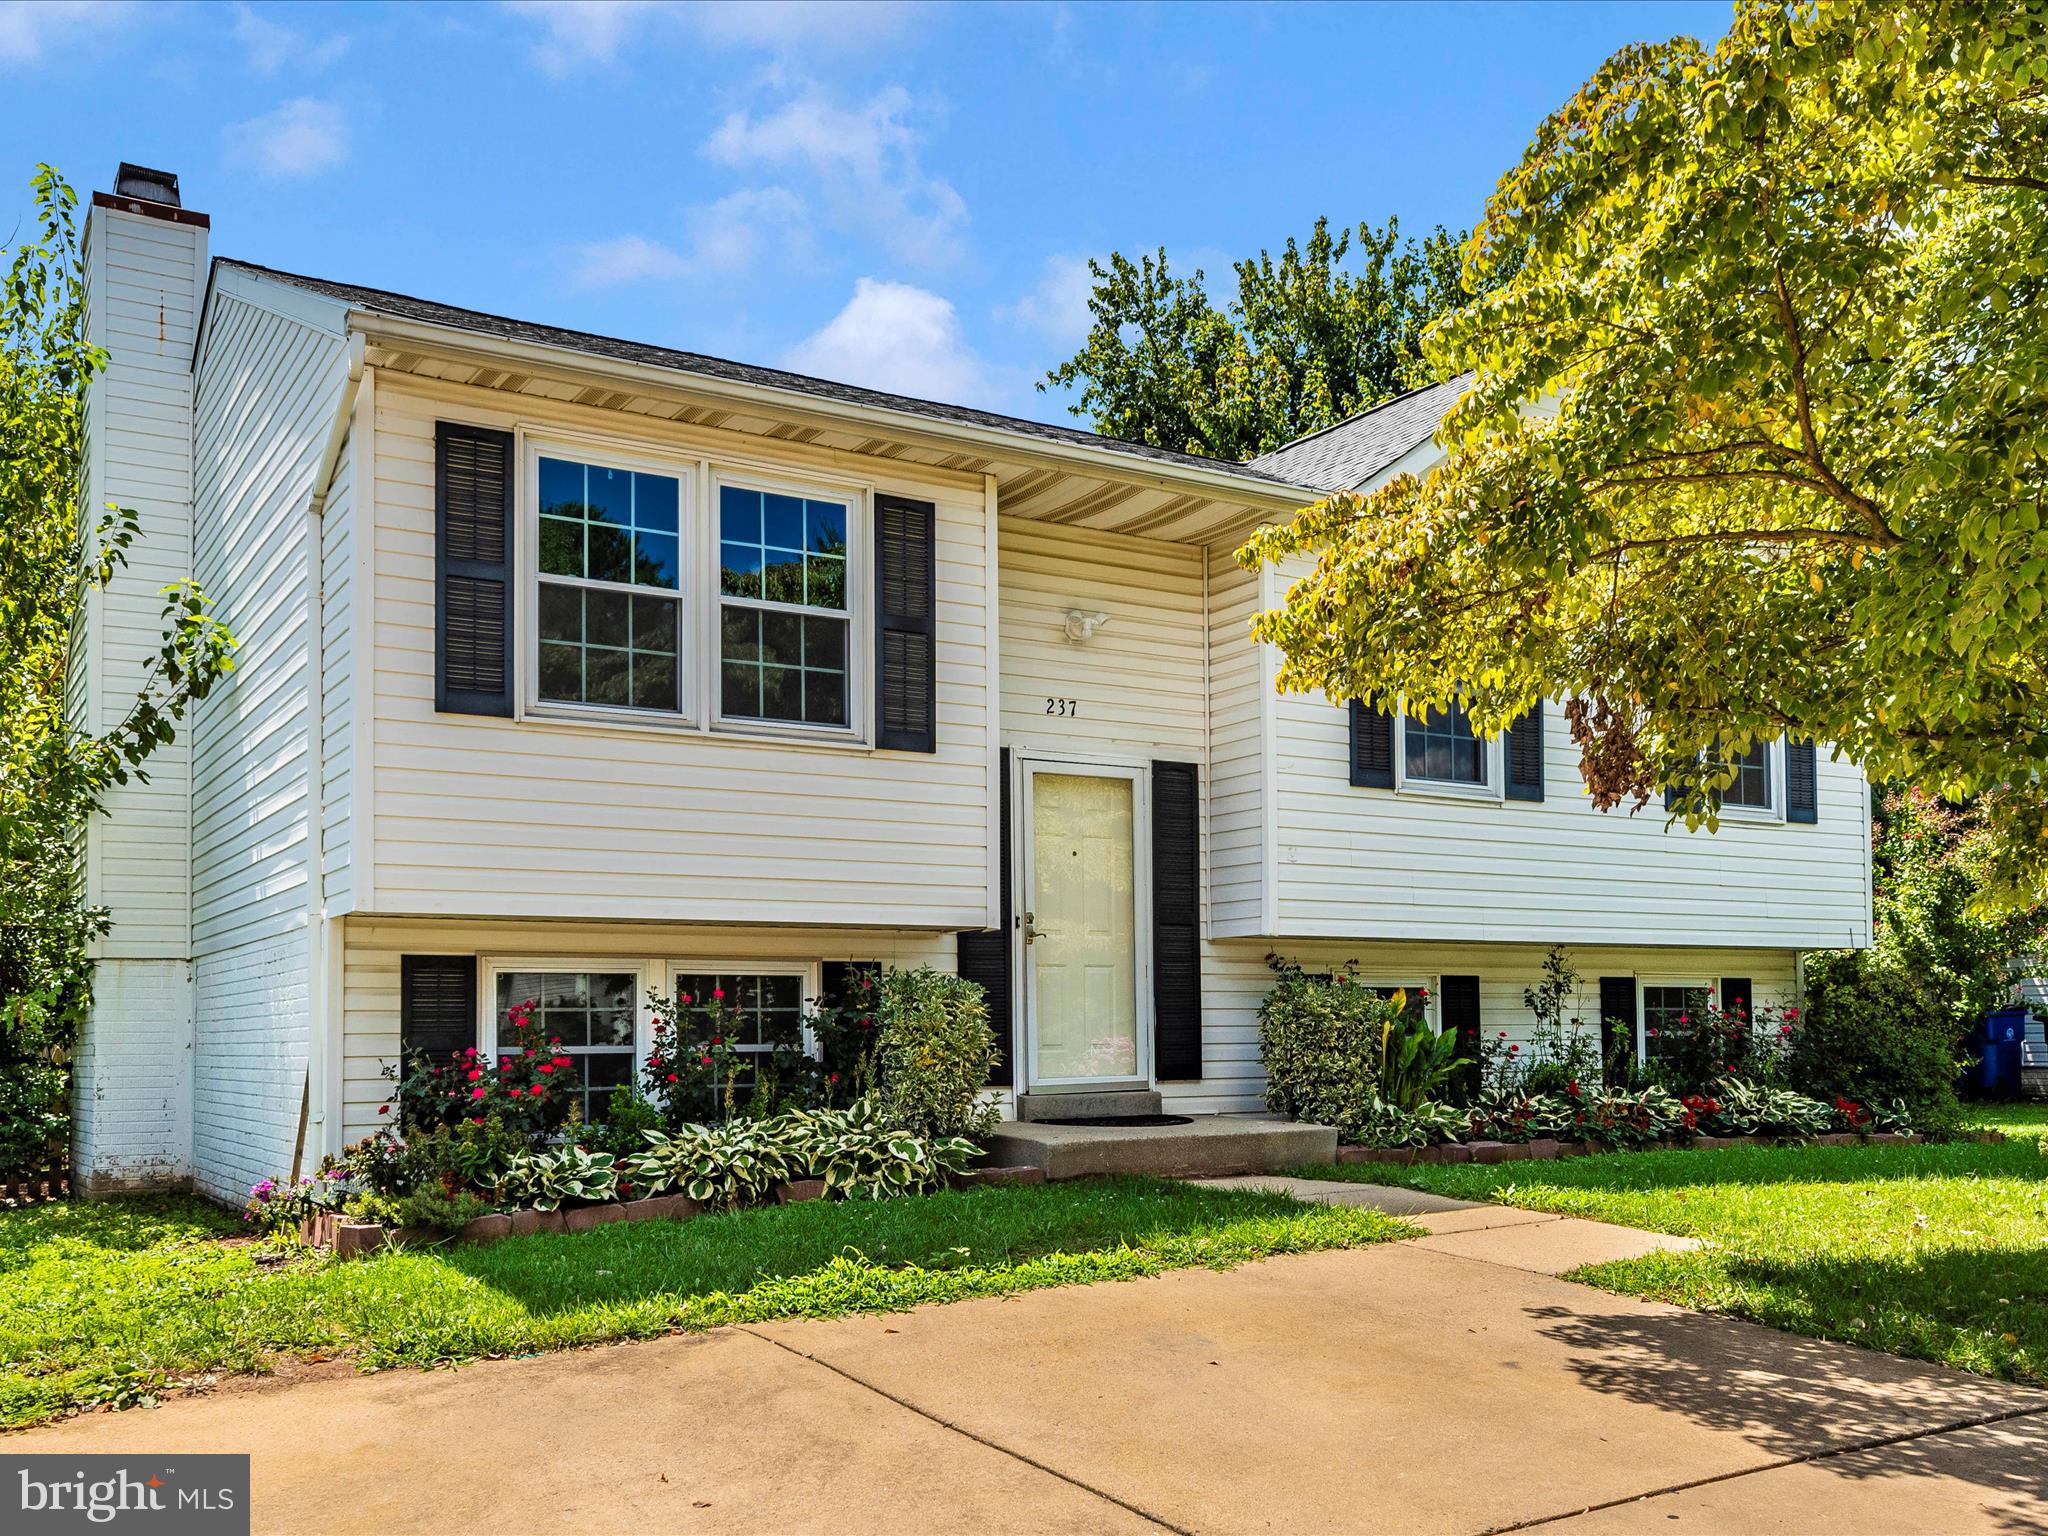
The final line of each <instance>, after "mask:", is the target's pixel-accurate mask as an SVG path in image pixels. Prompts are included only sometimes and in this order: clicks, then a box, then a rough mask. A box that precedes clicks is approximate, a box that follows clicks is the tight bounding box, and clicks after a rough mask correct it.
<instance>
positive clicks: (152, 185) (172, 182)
mask: <svg viewBox="0 0 2048 1536" xmlns="http://www.w3.org/2000/svg"><path fill="white" fill-rule="evenodd" d="M114 195H115V196H116V197H132V198H137V199H139V200H141V201H142V202H145V203H162V204H164V205H165V206H166V207H169V208H182V207H184V206H185V205H184V204H183V203H182V202H180V201H179V200H178V178H177V176H176V175H175V174H174V173H172V172H170V171H153V170H151V169H150V168H149V167H148V166H146V165H131V164H130V163H129V162H128V161H126V160H123V161H122V162H121V168H120V169H119V170H117V171H116V172H114Z"/></svg>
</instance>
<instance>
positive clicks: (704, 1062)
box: [697, 1056, 711, 1067]
mask: <svg viewBox="0 0 2048 1536" xmlns="http://www.w3.org/2000/svg"><path fill="white" fill-rule="evenodd" d="M697 1065H698V1066H700V1067H708V1066H710V1065H711V1058H710V1057H709V1056H699V1057H698V1058H697Z"/></svg>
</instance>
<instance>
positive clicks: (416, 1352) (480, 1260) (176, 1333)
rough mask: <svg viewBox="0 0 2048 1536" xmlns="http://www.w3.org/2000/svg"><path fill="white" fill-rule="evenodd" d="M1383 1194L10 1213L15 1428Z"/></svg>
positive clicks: (1048, 1263) (1167, 1256)
mask: <svg viewBox="0 0 2048 1536" xmlns="http://www.w3.org/2000/svg"><path fill="white" fill-rule="evenodd" d="M1409 1230H1410V1229H1408V1228H1404V1227H1403V1226H1402V1225H1401V1224H1400V1223H1399V1222H1396V1221H1394V1220H1393V1219H1392V1218H1391V1217H1387V1216H1382V1215H1380V1214H1379V1213H1378V1212H1376V1211H1368V1210H1359V1209H1333V1208H1331V1207H1327V1206H1309V1205H1302V1204H1300V1203H1298V1202H1296V1201H1294V1200H1291V1199H1289V1198H1288V1197H1287V1196H1285V1195H1279V1194H1270V1193H1266V1192H1264V1191H1254V1190H1223V1189H1205V1188H1203V1187H1201V1186H1199V1185H1195V1184H1184V1183H1175V1182H1169V1181H1165V1180H1158V1179H1081V1180H1074V1181H1070V1182H1067V1183H1061V1184H1044V1185H1038V1186H1034V1187H1022V1188H1007V1189H981V1190H974V1191H971V1192H961V1193H958V1194H939V1195H933V1196H930V1197H928V1198H926V1199H922V1200H883V1201H879V1202H873V1201H862V1202H860V1203H859V1204H857V1205H856V1204H853V1203H850V1202H845V1201H838V1200H812V1201H806V1202H804V1203H802V1204H798V1205H786V1206H776V1207H771V1208H768V1209H764V1210H756V1211H740V1212H735V1213H732V1214H729V1215H718V1216H701V1217H698V1218H697V1219H696V1220H694V1221H680V1222H678V1221H634V1222H616V1223H613V1224H612V1225H609V1226H602V1227H598V1228H596V1229H594V1230H592V1231H589V1232H579V1233H568V1234H560V1233H543V1234H540V1235H537V1236H533V1237H515V1238H511V1239H508V1240H507V1241H504V1242H499V1243H490V1244H469V1243H464V1244H459V1245H455V1246H450V1247H440V1248H432V1249H427V1248H415V1249H412V1250H410V1251H407V1252H403V1253H391V1252H387V1253H380V1254H377V1255H375V1256H373V1257H370V1258H366V1259H358V1260H351V1261H349V1262H346V1263H334V1262H332V1261H330V1260H327V1259H324V1258H315V1257H311V1256H308V1255H304V1254H299V1255H296V1256H294V1257H293V1258H292V1259H291V1260H290V1261H289V1262H286V1263H282V1264H272V1263H259V1262H258V1260H259V1258H262V1259H266V1260H268V1259H271V1258H274V1257H275V1255H274V1254H273V1253H271V1252H270V1251H267V1250H265V1249H263V1248H262V1247H261V1245H258V1244H255V1243H246V1242H237V1243H224V1242H221V1241H219V1238H221V1237H222V1236H224V1235H229V1234H231V1233H232V1232H233V1231H234V1222H233V1220H232V1218H230V1217H227V1216H225V1215H224V1214H222V1213H221V1212H220V1211H218V1210H216V1209H214V1208H213V1207H211V1206H208V1205H206V1204H204V1203H202V1202H199V1201H149V1202H128V1201H120V1202H96V1203H92V1204H82V1203H72V1202H63V1203H55V1204H51V1205H48V1206H34V1207H30V1208H28V1209H25V1210H19V1211H0V1272H4V1273H5V1275H6V1277H7V1280H6V1284H5V1285H0V1427H5V1428H10V1429H11V1428H17V1427H20V1426H22V1425H26V1424H32V1423H36V1422H39V1421H41V1420H44V1419H48V1418H52V1417H55V1416H57V1415H59V1414H62V1413H65V1412H69V1411H72V1410H74V1409H77V1408H81V1407H84V1406H86V1405H88V1404H92V1403H108V1404H117V1403H129V1402H136V1401H146V1400H148V1398H149V1397H150V1396H151V1395H153V1394H154V1393H156V1392H159V1391H161V1390H164V1389H165V1388H166V1387H167V1386H168V1384H169V1383H171V1382H172V1381H174V1380H182V1379H187V1378H190V1377H195V1376H200V1375H204V1374H209V1373H231V1372H251V1371H257V1370H268V1369H270V1368H271V1367H272V1365H273V1364H274V1362H275V1361H276V1360H277V1359H279V1358H281V1357H282V1358H291V1357H303V1356H307V1355H320V1356H326V1357H331V1356H335V1355H347V1356H349V1357H351V1358H353V1359H354V1360H356V1361H357V1362H358V1363H359V1364H361V1365H362V1366H364V1367H366V1368H373V1369H374V1368H382V1367H390V1366H426V1365H435V1364H445V1363H448V1362H451V1361H463V1360H472V1359H476V1358H478V1357H479V1356H511V1355H525V1354H531V1353H534V1352H535V1351H538V1350H545V1349H564V1348H570V1347H574V1346H577V1345H585V1344H595V1343H601V1342H604V1341H606V1340H612V1339H634V1338H651V1337H655V1336H657V1335H660V1334H664V1333H670V1332H673V1331H676V1330H691V1331H697V1330H702V1329H708V1328H717V1327H725V1326H730V1325H733V1324H741V1323H760V1322H767V1321H770V1320H773V1319H776V1318H784V1317H837V1316H843V1315H845V1314H848V1313H855V1312H893V1311H902V1310H906V1309H908V1308H910V1307H914V1306H919V1305H923V1304H927V1303H933V1302H946V1301H959V1300H963V1299H965V1298H967V1297H972V1296H1010V1295H1015V1294H1018V1293H1019V1292H1023V1291H1029V1290H1040V1289H1045V1288H1047V1287H1051V1286H1060V1285H1087V1284H1093V1283H1096V1282H1099V1281H1110V1280H1127V1279H1134V1278H1136V1277H1138V1276H1142V1275H1157V1274H1163V1273H1165V1272H1166V1271H1168V1270H1173V1269H1181V1268H1187V1267H1189V1266H1193V1265H1203V1266H1207V1267H1209V1268H1212V1269H1227V1268H1229V1267H1231V1266H1232V1265H1236V1264H1242V1263H1245V1262H1248V1261H1250V1260H1254V1259H1261V1258H1265V1257H1268V1256H1270V1255H1273V1254H1279V1253H1308V1252H1313V1251H1317V1250H1321V1249H1331V1248H1345V1247H1353V1246H1358V1245H1362V1244H1365V1243H1373V1242H1381V1241H1384V1240H1386V1239H1387V1238H1390V1237H1399V1236H1404V1235H1407V1234H1408V1232H1409Z"/></svg>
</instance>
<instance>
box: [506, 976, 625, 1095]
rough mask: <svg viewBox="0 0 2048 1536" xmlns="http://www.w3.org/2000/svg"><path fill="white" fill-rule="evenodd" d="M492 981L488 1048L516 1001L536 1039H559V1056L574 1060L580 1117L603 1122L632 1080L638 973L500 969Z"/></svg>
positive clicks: (515, 1005)
mask: <svg viewBox="0 0 2048 1536" xmlns="http://www.w3.org/2000/svg"><path fill="white" fill-rule="evenodd" d="M497 980H498V985H497V996H496V998H495V999H494V1002H495V1005H496V1009H497V1011H496V1012H495V1013H494V1014H493V1015H492V1018H493V1020H494V1021H495V1030H494V1035H493V1039H492V1050H493V1051H494V1052H495V1051H496V1050H497V1049H498V1046H499V1042H500V1039H501V1038H502V1036H503V1031H504V1030H505V1027H506V1025H505V1015H506V1014H507V1013H508V1012H509V1011H510V1010H511V1009H513V1008H515V1007H517V1006H518V1005H519V1004H521V1003H526V1004H528V1005H530V1006H531V1008H532V1010H533V1022H534V1024H535V1025H536V1026H537V1027H538V1028H539V1029H540V1032H541V1037H542V1038H543V1039H555V1038H559V1039H560V1040H561V1042H562V1043H561V1045H560V1046H559V1047H558V1049H559V1050H560V1051H561V1052H562V1054H563V1055H565V1056H573V1057H574V1058H575V1059H576V1075H577V1078H578V1081H579V1082H580V1083H581V1085H582V1087H581V1089H580V1095H581V1104H582V1111H583V1119H584V1120H585V1121H586V1122H588V1121H593V1120H602V1119H603V1118H604V1115H605V1109H606V1107H607V1105H608V1104H609V1103H610V1101H611V1096H612V1093H613V1091H614V1090H615V1089H619V1088H624V1087H627V1086H629V1085H630V1084H631V1083H632V1081H633V1063H634V1061H635V1059H636V1054H637V1053H636V1051H635V1048H634V1029H635V1025H636V1023H637V1020H638V1011H637V1008H636V1006H635V1003H634V994H635V993H636V992H637V991H638V990H639V985H640V976H639V973H638V972H637V971H519V970H509V971H499V972H498V973H497Z"/></svg>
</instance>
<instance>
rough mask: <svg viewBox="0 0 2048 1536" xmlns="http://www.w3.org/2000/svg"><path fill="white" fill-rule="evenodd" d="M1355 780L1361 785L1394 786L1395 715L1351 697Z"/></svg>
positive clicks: (1389, 787) (1352, 772)
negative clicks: (1370, 707) (1367, 706)
mask: <svg viewBox="0 0 2048 1536" xmlns="http://www.w3.org/2000/svg"><path fill="white" fill-rule="evenodd" d="M1351 782H1352V783H1353V784H1355V785H1357V786H1358V787H1359V788H1360V789H1392V788H1393V787H1394V717H1393V716H1392V715H1391V714H1389V713H1388V712H1387V711H1386V710H1384V709H1367V708H1366V707H1365V706H1364V705H1363V704H1361V703H1359V702H1358V700H1356V699H1353V700H1352V701H1351Z"/></svg>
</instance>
